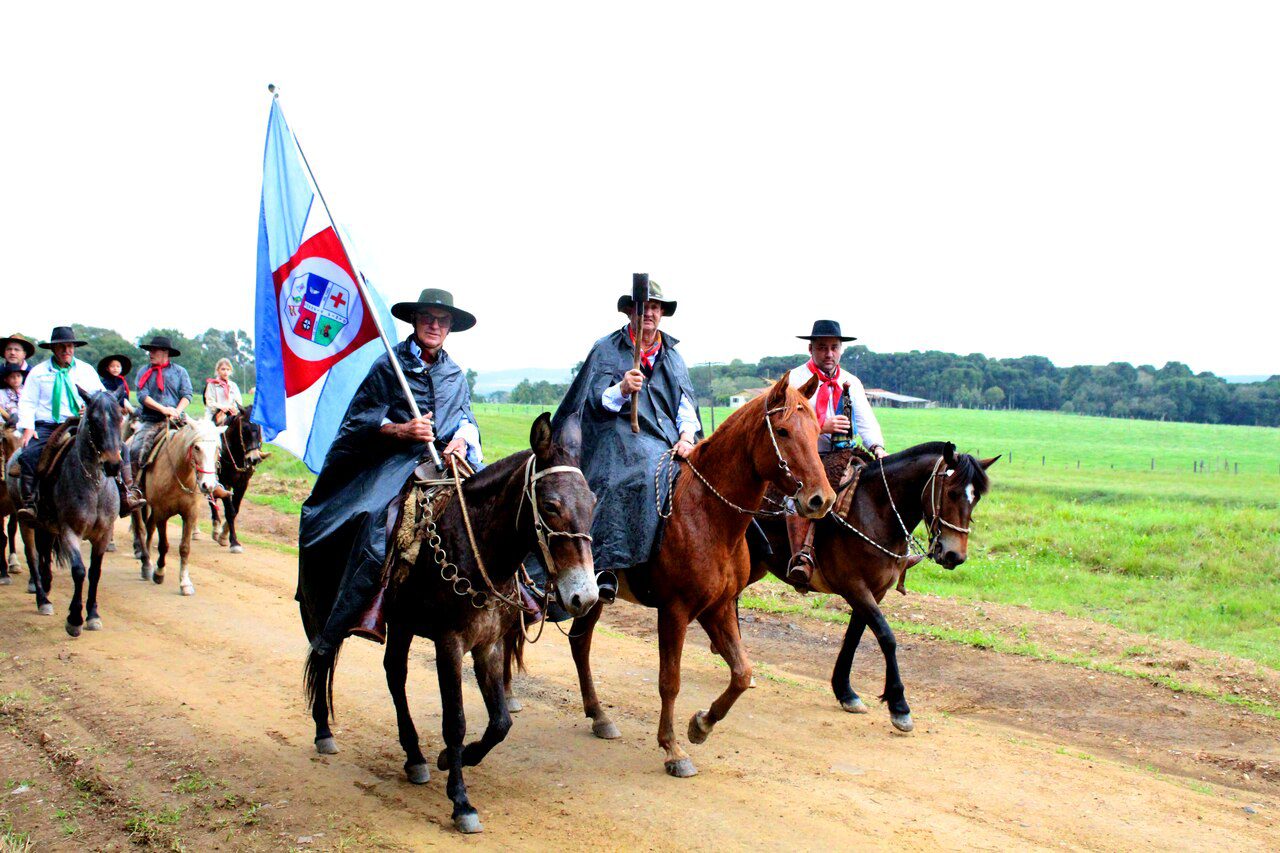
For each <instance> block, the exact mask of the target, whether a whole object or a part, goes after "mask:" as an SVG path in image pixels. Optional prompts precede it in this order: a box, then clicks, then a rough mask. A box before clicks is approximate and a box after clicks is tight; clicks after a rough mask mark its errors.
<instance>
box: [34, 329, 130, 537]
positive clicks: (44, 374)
mask: <svg viewBox="0 0 1280 853" xmlns="http://www.w3.org/2000/svg"><path fill="white" fill-rule="evenodd" d="M85 345H86V342H85V341H81V340H78V339H77V338H76V336H75V333H74V332H73V331H72V329H71V327H70V326H57V327H56V328H54V330H53V334H51V335H49V340H47V341H44V342H43V343H41V344H40V348H41V349H47V350H49V351H50V352H52V354H53V355H52V357H51V358H50V359H49V360H48V361H43V362H41V363H40V364H37V365H36V366H35V367H33V368H31V372H30V373H28V374H27V382H26V385H25V387H24V388H23V390H22V400H21V402H20V403H19V406H18V429H19V430H21V431H22V437H21V441H22V445H23V450H22V453H21V455H20V456H19V457H18V465H19V466H20V468H21V470H22V479H21V489H22V501H23V507H22V509H20V510H19V511H18V515H19V517H21V518H22V519H23V520H24V521H27V522H29V523H32V524H38V523H39V520H38V518H37V514H36V465H37V463H38V462H39V461H40V452H41V451H42V450H43V449H44V446H45V443H46V442H48V440H49V436H51V435H53V431H54V430H55V429H57V427H58V426H59V425H60V424H62V423H65V422H66V421H67V420H69V419H70V418H73V417H76V416H77V415H79V414H80V410H81V408H82V407H83V401H82V400H81V397H80V394H79V390H77V389H80V390H84V391H85V392H87V393H89V394H92V393H95V392H97V391H104V390H105V389H104V388H103V386H102V380H100V379H99V378H98V374H97V371H95V370H94V369H93V367H92V366H90V365H88V364H85V363H84V362H83V361H78V360H77V359H76V357H75V351H76V347H82V346H85ZM116 482H117V483H118V485H119V487H120V507H121V510H120V511H121V514H122V515H126V514H128V513H129V512H132V511H133V510H135V509H137V508H138V507H140V506H142V505H143V504H144V503H146V501H144V500H143V499H142V496H141V495H139V494H138V492H137V490H136V489H134V488H133V478H132V477H131V476H130V475H129V472H128V465H127V463H126V464H124V465H121V466H120V474H119V475H118V476H117V478H116Z"/></svg>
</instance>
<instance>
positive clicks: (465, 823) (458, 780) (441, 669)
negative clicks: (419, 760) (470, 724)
mask: <svg viewBox="0 0 1280 853" xmlns="http://www.w3.org/2000/svg"><path fill="white" fill-rule="evenodd" d="M462 655H463V649H462V641H461V640H460V639H459V638H458V636H457V635H456V634H446V635H444V636H443V637H441V638H440V639H438V640H436V677H437V678H438V679H439V681H440V714H441V729H442V730H443V731H442V734H443V735H444V750H443V751H442V752H441V753H440V760H439V762H438V764H437V766H438V767H439V768H440V769H441V770H444V769H445V767H446V766H447V767H448V769H449V782H448V784H447V785H446V786H445V791H446V792H447V793H448V795H449V799H450V800H452V801H453V825H454V826H456V827H457V828H458V829H459V830H461V831H462V832H480V831H481V830H482V829H483V828H484V827H482V826H481V825H480V816H479V815H478V814H476V810H475V807H474V806H472V805H471V801H470V800H468V799H467V783H466V782H464V781H463V779H462V741H463V739H464V738H466V736H467V715H466V710H465V709H464V708H463V706H462Z"/></svg>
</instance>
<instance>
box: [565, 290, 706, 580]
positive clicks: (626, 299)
mask: <svg viewBox="0 0 1280 853" xmlns="http://www.w3.org/2000/svg"><path fill="white" fill-rule="evenodd" d="M618 310H619V311H620V312H622V313H623V314H626V315H627V317H628V318H630V320H631V322H628V324H627V325H626V326H624V327H622V328H621V329H618V330H617V331H615V332H613V333H612V334H609V335H606V336H605V337H603V338H601V339H600V340H598V341H596V342H595V344H594V345H593V346H592V347H591V352H590V353H588V354H587V358H586V360H585V361H584V362H583V363H582V367H581V369H579V371H578V375H577V377H576V378H575V379H574V381H573V384H572V385H570V386H569V390H568V392H567V393H566V394H565V397H564V400H563V401H562V402H561V403H560V408H559V409H557V410H556V415H555V418H554V420H553V422H552V423H553V426H554V427H556V428H558V427H559V425H560V424H561V423H563V422H564V420H565V419H566V418H568V417H569V416H570V415H572V414H575V413H578V414H580V415H581V418H582V470H583V472H584V473H585V474H586V477H587V482H588V483H589V484H590V485H591V490H592V491H593V492H595V495H596V499H597V501H598V503H597V504H596V512H595V518H594V520H593V521H592V525H591V535H592V538H593V545H592V555H593V557H594V559H595V567H596V571H597V572H598V573H599V576H598V582H599V585H600V598H601V599H602V600H604V601H606V602H609V601H612V600H613V598H614V596H616V595H617V589H618V580H617V576H616V574H615V573H616V572H618V571H623V570H625V569H629V568H631V567H632V566H637V565H640V564H643V563H646V562H648V560H649V556H650V553H651V552H652V550H653V542H654V537H655V536H656V534H657V530H658V511H657V505H656V501H655V495H654V489H655V485H654V473H655V470H656V468H657V464H658V459H659V457H661V456H662V454H664V453H666V452H667V451H668V450H671V449H672V448H673V447H674V448H675V452H676V454H677V455H679V456H680V457H681V458H684V457H686V456H688V455H689V453H690V452H691V451H692V450H693V446H694V444H695V443H696V442H697V441H698V439H699V438H700V437H701V435H702V422H701V421H700V420H699V418H698V406H697V402H696V401H697V399H698V397H697V395H696V394H695V393H694V390H693V383H692V382H691V381H690V379H689V370H688V368H687V367H685V363H684V359H683V358H682V357H681V356H680V353H679V352H677V351H676V344H677V343H679V342H678V341H677V340H676V339H675V338H673V337H671V336H670V335H668V334H667V333H665V332H660V331H658V326H659V325H660V324H661V323H662V318H663V317H669V316H671V315H673V314H675V313H676V301H675V300H674V299H667V298H665V297H664V295H663V293H662V288H661V287H660V286H659V285H658V283H657V282H656V281H650V282H649V301H648V302H647V303H645V304H644V305H641V306H639V309H638V310H640V311H641V327H640V347H641V353H640V354H641V361H640V369H638V370H637V369H635V368H634V366H633V365H634V353H635V349H634V347H635V340H634V333H633V331H632V330H633V327H634V319H635V311H636V310H637V306H636V305H635V304H634V300H633V298H632V296H631V294H624V295H623V296H621V297H619V299H618ZM637 401H639V402H638V405H639V407H640V411H639V424H640V432H639V433H638V434H635V433H632V431H631V407H632V406H633V405H637Z"/></svg>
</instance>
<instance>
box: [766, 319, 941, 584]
mask: <svg viewBox="0 0 1280 853" xmlns="http://www.w3.org/2000/svg"><path fill="white" fill-rule="evenodd" d="M796 337H798V338H799V339H800V340H802V341H808V342H809V356H810V358H809V361H808V362H806V363H805V364H802V365H800V366H799V367H797V368H795V369H794V370H792V371H791V373H790V380H791V386H792V387H793V388H799V387H801V386H802V385H804V384H805V383H806V382H808V381H810V380H811V379H813V378H814V377H817V379H818V383H819V384H818V388H817V390H816V391H815V392H814V394H813V397H811V398H810V400H809V403H810V405H812V406H813V410H814V412H815V413H816V414H817V415H818V426H819V428H820V429H821V430H822V432H821V434H820V435H819V436H818V452H819V453H821V454H827V453H831V452H832V451H834V450H835V449H836V448H835V446H834V444H833V439H835V438H840V437H848V438H849V439H850V440H851V439H852V438H853V437H855V436H856V437H858V438H860V439H861V440H862V444H863V446H864V447H866V448H867V450H869V451H870V452H871V453H872V454H874V455H875V457H876V458H877V459H883V458H884V457H885V456H886V455H887V451H886V450H885V449H884V436H883V434H882V433H881V432H880V422H879V421H877V420H876V415H875V412H874V411H872V409H871V403H870V402H869V401H868V400H867V392H866V391H865V390H863V388H862V381H861V380H859V379H858V377H856V376H854V375H853V374H852V373H850V372H849V371H847V370H845V369H844V368H843V367H841V366H840V356H841V354H842V353H843V352H844V345H845V344H846V343H848V342H849V341H856V340H857V338H854V337H847V336H845V335H844V334H842V333H841V331H840V324H839V323H837V322H836V321H835V320H815V321H814V323H813V330H812V331H811V332H810V333H809V334H807V335H796ZM846 389H848V394H849V399H848V402H849V403H850V404H851V405H850V407H849V408H850V409H852V412H853V418H852V419H850V418H849V417H848V416H847V415H846V414H844V411H845V402H846V401H845V398H844V394H845V390H846ZM832 485H833V486H838V485H839V484H838V483H835V482H834V481H833V482H832ZM813 522H814V519H811V518H805V517H803V516H800V515H788V516H787V538H788V540H789V541H790V544H791V562H790V564H788V566H787V581H788V582H790V583H792V584H794V585H795V586H796V588H798V589H801V590H804V589H808V587H809V579H810V578H811V577H812V576H813V569H814V566H815V565H816V562H815V558H814V554H813ZM916 562H919V560H918V559H917V560H915V561H914V562H909V563H908V568H910V567H911V566H913V565H915V563H916Z"/></svg>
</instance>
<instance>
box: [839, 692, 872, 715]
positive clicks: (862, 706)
mask: <svg viewBox="0 0 1280 853" xmlns="http://www.w3.org/2000/svg"><path fill="white" fill-rule="evenodd" d="M840 707H841V708H844V709H845V710H846V711H848V712H849V713H850V714H866V713H868V711H867V704H866V703H865V702H863V701H862V697H861V696H854V697H853V698H852V699H850V700H849V701H848V702H841V703H840Z"/></svg>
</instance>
